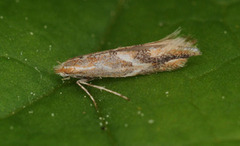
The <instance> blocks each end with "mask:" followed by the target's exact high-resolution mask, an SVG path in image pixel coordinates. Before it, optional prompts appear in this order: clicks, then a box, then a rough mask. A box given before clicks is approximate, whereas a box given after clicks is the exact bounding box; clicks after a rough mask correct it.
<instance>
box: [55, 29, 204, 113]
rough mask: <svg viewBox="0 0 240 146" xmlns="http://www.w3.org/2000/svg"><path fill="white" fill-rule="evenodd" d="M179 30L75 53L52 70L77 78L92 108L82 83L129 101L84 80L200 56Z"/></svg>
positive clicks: (165, 67)
mask: <svg viewBox="0 0 240 146" xmlns="http://www.w3.org/2000/svg"><path fill="white" fill-rule="evenodd" d="M180 31H181V30H180V29H178V30H176V31H175V32H173V33H172V34H170V35H168V36H167V37H165V38H163V39H161V40H159V41H155V42H150V43H146V44H142V45H134V46H127V47H119V48H116V49H113V50H107V51H102V52H97V53H92V54H87V55H83V56H78V57H75V58H72V59H69V60H67V61H66V62H63V63H62V64H60V65H58V66H56V67H55V72H56V73H57V74H59V75H60V76H62V77H73V78H78V79H79V80H78V81H77V84H78V85H79V86H80V87H81V88H82V89H83V90H84V91H85V92H86V93H87V94H88V95H89V97H90V98H91V100H92V101H93V103H94V106H95V108H96V109H98V108H97V103H96V101H95V99H94V98H93V96H92V95H91V94H90V93H89V92H88V90H87V89H86V88H85V87H84V86H83V85H87V86H91V87H94V88H97V89H100V90H105V91H107V92H110V93H112V94H115V95H118V96H120V97H122V98H124V99H126V100H129V98H127V97H126V96H123V95H121V94H119V93H117V92H115V91H112V90H109V89H106V88H104V87H101V86H97V85H93V84H89V83H87V82H88V81H90V80H93V79H94V78H102V77H113V78H116V77H130V76H136V75H144V74H151V73H155V72H162V71H171V70H174V69H178V68H180V67H183V66H184V64H185V63H186V62H187V59H188V58H189V57H191V56H197V55H201V52H200V51H199V50H198V48H196V41H195V40H189V39H187V38H185V37H180V36H179V37H178V34H179V33H180Z"/></svg>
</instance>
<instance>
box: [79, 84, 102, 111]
mask: <svg viewBox="0 0 240 146" xmlns="http://www.w3.org/2000/svg"><path fill="white" fill-rule="evenodd" d="M76 83H77V84H78V86H80V87H81V88H82V89H83V90H84V91H85V92H86V93H87V94H88V96H89V97H90V99H91V100H92V102H93V104H94V106H95V108H96V110H97V111H98V106H97V103H96V101H95V99H94V98H93V96H92V95H91V94H90V93H89V92H88V90H87V89H86V88H85V87H83V85H82V84H81V83H82V81H81V80H78V81H77V82H76Z"/></svg>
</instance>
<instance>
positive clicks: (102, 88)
mask: <svg viewBox="0 0 240 146" xmlns="http://www.w3.org/2000/svg"><path fill="white" fill-rule="evenodd" d="M78 82H79V83H81V84H84V85H87V86H91V87H94V88H97V89H100V90H104V91H107V92H109V93H112V94H115V95H117V96H119V97H122V98H123V99H126V100H130V99H129V98H127V97H126V96H124V95H122V94H120V93H117V92H115V91H112V90H109V89H106V88H104V87H102V86H97V85H93V84H89V83H86V82H84V81H81V80H78Z"/></svg>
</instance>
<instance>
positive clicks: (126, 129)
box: [0, 0, 240, 145]
mask: <svg viewBox="0 0 240 146" xmlns="http://www.w3.org/2000/svg"><path fill="white" fill-rule="evenodd" d="M239 14H240V1H239V0H161V1H160V0H148V1H147V0H99V1H98V0H82V1H80V0H67V1H64V0H35V1H32V0H1V1H0V145H239V144H240V88H239V87H240V76H239V73H240V17H239ZM178 27H182V34H183V35H190V36H192V37H193V38H196V39H197V40H198V47H199V48H200V50H201V51H202V53H203V55H202V56H198V57H192V58H191V59H189V62H188V63H187V65H186V66H185V67H184V68H182V69H180V70H177V71H173V72H163V73H158V74H152V75H146V76H137V77H129V78H118V79H111V78H106V79H101V80H94V81H93V82H92V83H93V84H96V85H100V86H105V87H107V88H109V89H112V90H114V91H117V92H120V93H122V94H123V95H126V96H128V97H129V98H130V99H131V101H130V102H127V101H124V100H123V99H121V98H119V97H117V96H114V95H112V94H109V93H106V92H104V91H103V92H101V91H99V90H97V89H93V88H90V87H87V89H89V91H90V92H91V93H92V95H93V96H94V97H95V98H96V99H97V103H98V105H99V107H100V113H96V111H95V109H94V107H93V106H92V102H91V100H90V99H89V98H88V97H87V95H86V93H85V92H84V91H82V90H81V88H79V87H78V86H77V85H76V84H75V81H76V80H75V79H71V80H69V81H66V82H64V83H63V82H62V81H61V77H60V76H58V75H55V74H54V71H53V67H54V66H55V65H57V61H60V62H63V61H65V60H66V59H69V58H71V57H75V56H79V55H83V54H87V53H93V52H96V51H102V50H107V49H112V48H116V47H119V46H127V45H134V44H141V43H146V42H150V41H155V40H159V39H161V38H163V37H165V36H166V35H168V34H170V33H172V32H173V31H174V30H176V29H177V28H178Z"/></svg>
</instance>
